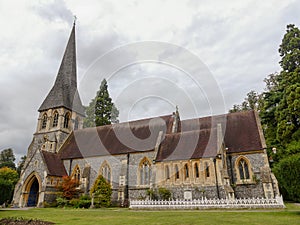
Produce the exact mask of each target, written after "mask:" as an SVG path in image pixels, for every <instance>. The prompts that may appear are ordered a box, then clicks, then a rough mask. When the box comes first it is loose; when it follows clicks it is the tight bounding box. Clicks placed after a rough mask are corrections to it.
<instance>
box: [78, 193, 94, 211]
mask: <svg viewBox="0 0 300 225" xmlns="http://www.w3.org/2000/svg"><path fill="white" fill-rule="evenodd" d="M78 206H79V208H86V209H88V208H90V206H91V198H90V196H88V195H82V196H80V198H79V203H78Z"/></svg>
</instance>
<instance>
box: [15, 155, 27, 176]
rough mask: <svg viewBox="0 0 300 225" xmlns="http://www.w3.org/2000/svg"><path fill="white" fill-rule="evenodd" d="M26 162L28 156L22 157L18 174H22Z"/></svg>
mask: <svg viewBox="0 0 300 225" xmlns="http://www.w3.org/2000/svg"><path fill="white" fill-rule="evenodd" d="M25 161H26V155H24V156H22V157H21V160H20V162H19V163H18V167H17V172H18V174H19V175H20V174H21V171H22V169H23V167H24V164H25Z"/></svg>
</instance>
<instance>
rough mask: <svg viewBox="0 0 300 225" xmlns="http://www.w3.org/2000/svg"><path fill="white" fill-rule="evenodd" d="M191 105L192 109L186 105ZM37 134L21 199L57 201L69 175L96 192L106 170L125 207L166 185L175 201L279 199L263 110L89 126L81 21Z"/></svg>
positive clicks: (26, 202)
mask: <svg viewBox="0 0 300 225" xmlns="http://www.w3.org/2000/svg"><path fill="white" fill-rule="evenodd" d="M183 110H184V109H183ZM38 111H39V117H38V120H37V128H36V132H35V133H34V134H33V140H32V142H31V144H30V146H29V147H28V152H27V159H26V162H25V165H24V168H23V170H22V172H21V177H20V180H19V181H18V183H17V185H16V187H15V193H14V198H13V204H14V205H15V206H18V207H27V206H28V207H30V206H37V207H43V206H44V205H45V204H46V203H47V204H50V203H52V202H53V201H55V199H56V197H57V195H58V194H59V193H58V191H57V189H56V186H57V184H58V183H59V182H61V181H62V177H63V176H71V177H73V178H75V179H77V180H78V181H80V186H79V187H78V188H80V189H81V190H82V193H85V194H89V191H90V189H91V187H92V186H93V184H94V182H95V180H96V178H97V176H98V175H99V174H101V175H102V176H103V177H104V178H105V179H106V180H107V181H108V182H109V183H110V184H111V187H112V190H113V194H112V201H113V202H116V203H119V204H120V205H124V204H126V203H127V202H130V201H131V200H136V199H146V198H148V196H147V190H149V189H158V188H160V187H163V188H166V189H168V190H169V191H170V192H171V198H172V199H182V200H183V199H186V200H191V199H198V198H201V197H206V198H219V199H221V198H223V199H235V198H252V197H255V198H257V197H259V198H273V197H275V196H277V195H279V190H278V185H277V180H276V178H275V176H274V175H273V174H272V173H271V170H270V167H269V162H268V157H267V153H266V144H265V139H264V135H263V132H262V127H261V124H260V120H259V117H258V114H257V112H255V111H244V112H236V113H230V114H224V115H214V116H209V117H202V118H194V119H188V120H181V119H180V115H179V112H178V110H176V111H175V112H173V113H170V115H163V116H160V117H154V118H147V119H142V120H136V121H130V122H124V123H118V124H112V125H105V126H99V127H92V128H83V118H84V117H85V109H84V107H83V105H82V102H81V100H80V96H79V93H78V91H77V71H76V43H75V25H74V26H73V28H72V31H71V35H70V37H69V41H68V43H67V46H66V49H65V52H64V56H63V59H62V62H61V65H60V68H59V70H58V74H57V76H56V80H55V83H54V85H53V87H52V89H51V90H50V92H49V93H48V95H47V97H46V98H45V100H44V101H43V103H42V104H41V106H40V108H39V109H38Z"/></svg>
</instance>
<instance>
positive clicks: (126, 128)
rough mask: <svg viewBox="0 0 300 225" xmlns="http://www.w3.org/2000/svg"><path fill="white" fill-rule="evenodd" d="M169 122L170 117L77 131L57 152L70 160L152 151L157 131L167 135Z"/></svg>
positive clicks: (170, 121)
mask: <svg viewBox="0 0 300 225" xmlns="http://www.w3.org/2000/svg"><path fill="white" fill-rule="evenodd" d="M172 123H173V117H172V115H167V116H161V117H156V118H149V119H143V120H137V121H132V122H128V123H127V122H126V123H119V124H113V125H106V126H99V127H92V128H85V129H82V130H76V131H73V132H72V133H71V135H70V136H69V138H68V139H67V140H66V141H65V143H64V145H63V146H62V148H61V149H60V153H61V158H62V159H73V158H83V157H93V156H104V155H117V154H127V153H134V152H143V151H151V150H154V148H155V144H156V141H157V137H158V135H159V132H160V131H164V133H167V132H169V131H170V127H171V125H172Z"/></svg>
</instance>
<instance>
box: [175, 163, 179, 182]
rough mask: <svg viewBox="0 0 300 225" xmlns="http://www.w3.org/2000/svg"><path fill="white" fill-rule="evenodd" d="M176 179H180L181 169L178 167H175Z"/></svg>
mask: <svg viewBox="0 0 300 225" xmlns="http://www.w3.org/2000/svg"><path fill="white" fill-rule="evenodd" d="M175 179H179V169H178V166H177V165H175Z"/></svg>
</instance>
